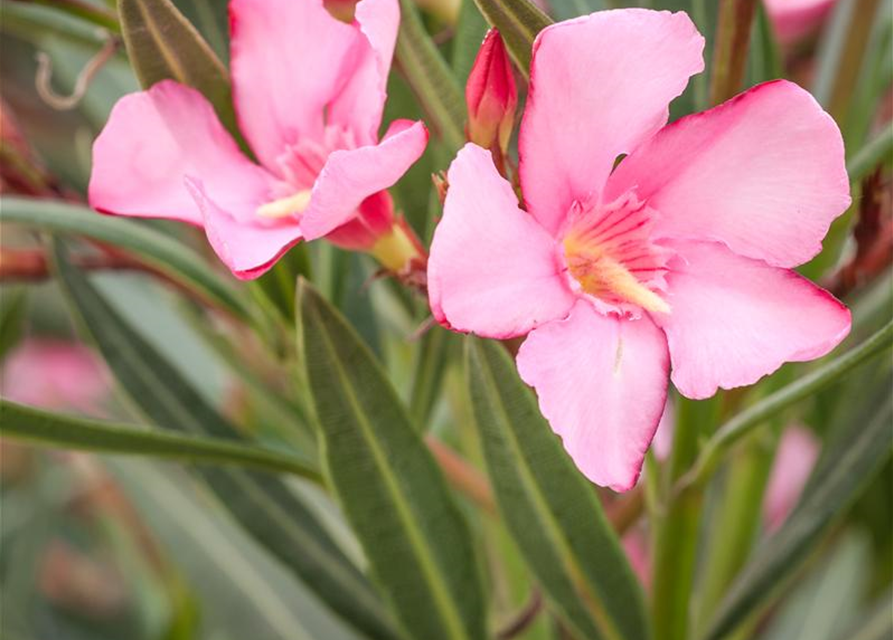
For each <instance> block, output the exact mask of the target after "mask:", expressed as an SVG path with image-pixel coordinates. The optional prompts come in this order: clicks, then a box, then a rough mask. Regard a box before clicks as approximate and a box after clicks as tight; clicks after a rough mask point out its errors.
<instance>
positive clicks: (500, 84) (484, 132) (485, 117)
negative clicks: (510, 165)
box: [465, 29, 518, 153]
mask: <svg viewBox="0 0 893 640" xmlns="http://www.w3.org/2000/svg"><path fill="white" fill-rule="evenodd" d="M465 104H466V105H467V106H468V139H469V140H470V141H471V142H473V143H475V144H476V145H478V146H480V147H483V148H485V149H491V150H498V151H499V152H501V153H505V152H506V150H507V149H508V146H509V139H510V138H511V136H512V129H514V127H515V109H516V108H517V106H518V89H517V87H516V86H515V75H514V72H513V71H512V63H511V61H510V60H509V55H508V52H507V51H506V50H505V45H504V44H503V42H502V37H501V36H500V35H499V32H498V31H497V30H496V29H490V31H488V32H487V37H486V38H484V43H483V44H482V45H481V48H480V51H478V54H477V57H476V58H475V60H474V66H472V68H471V73H470V74H469V75H468V83H467V84H466V85H465Z"/></svg>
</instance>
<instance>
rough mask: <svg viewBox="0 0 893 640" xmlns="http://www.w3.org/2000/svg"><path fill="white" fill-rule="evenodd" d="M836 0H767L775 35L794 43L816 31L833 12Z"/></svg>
mask: <svg viewBox="0 0 893 640" xmlns="http://www.w3.org/2000/svg"><path fill="white" fill-rule="evenodd" d="M835 2H836V0H766V13H767V14H768V16H769V21H770V22H771V23H772V28H773V30H774V31H775V36H776V37H777V38H778V40H779V42H781V43H782V44H786V45H787V44H792V43H793V42H795V41H797V40H799V39H800V38H802V37H803V36H805V35H808V34H809V33H810V32H811V31H814V30H815V29H816V28H817V27H818V26H819V25H820V24H821V23H822V21H823V20H824V19H825V18H826V17H827V15H828V14H829V13H830V12H831V9H832V8H833V7H834V3H835Z"/></svg>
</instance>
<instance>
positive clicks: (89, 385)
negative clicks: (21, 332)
mask: <svg viewBox="0 0 893 640" xmlns="http://www.w3.org/2000/svg"><path fill="white" fill-rule="evenodd" d="M109 388H110V387H109V381H108V378H107V376H106V372H105V369H104V368H103V366H102V363H101V362H100V361H99V359H98V358H97V357H96V356H95V355H94V354H93V352H92V351H90V350H89V349H87V348H86V347H84V346H83V345H79V344H75V343H72V342H65V341H62V340H49V339H36V338H34V339H29V340H25V341H24V342H22V343H21V344H20V345H18V346H17V347H16V348H15V349H14V350H13V351H12V352H10V353H9V355H8V356H7V357H6V359H5V361H4V363H3V374H2V377H0V394H2V395H3V396H4V397H5V398H7V399H9V400H12V401H13V402H19V403H21V404H27V405H31V406H34V407H42V408H44V409H55V410H62V409H74V410H76V411H79V412H82V413H87V414H93V415H98V414H101V413H102V404H103V402H104V400H105V399H106V398H107V397H108V394H109Z"/></svg>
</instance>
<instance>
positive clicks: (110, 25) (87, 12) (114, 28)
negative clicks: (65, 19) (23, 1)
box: [34, 0, 121, 33]
mask: <svg viewBox="0 0 893 640" xmlns="http://www.w3.org/2000/svg"><path fill="white" fill-rule="evenodd" d="M34 4H42V5H45V6H47V7H52V8H53V9H55V10H57V11H62V12H64V13H67V14H69V15H71V16H75V17H76V18H80V19H81V20H85V21H87V22H91V23H93V24H95V25H96V26H98V27H102V28H103V29H107V30H108V31H111V32H112V33H120V31H121V28H120V25H119V24H118V20H117V19H116V18H115V15H114V14H113V13H112V12H111V11H109V10H107V9H105V8H104V7H102V6H101V5H99V4H94V3H92V2H71V1H68V2H65V1H64V0H34Z"/></svg>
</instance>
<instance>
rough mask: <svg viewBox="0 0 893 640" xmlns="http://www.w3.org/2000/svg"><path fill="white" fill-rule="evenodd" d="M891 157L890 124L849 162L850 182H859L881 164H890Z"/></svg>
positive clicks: (892, 150)
mask: <svg viewBox="0 0 893 640" xmlns="http://www.w3.org/2000/svg"><path fill="white" fill-rule="evenodd" d="M891 155H893V125H890V124H888V125H886V126H885V127H884V130H883V131H882V132H881V133H879V134H878V135H877V136H875V137H874V138H872V139H871V140H870V141H869V142H868V144H866V145H865V146H864V147H862V148H861V149H859V151H858V152H856V154H855V155H854V156H853V158H852V160H850V161H849V162H847V173H849V174H850V182H853V183H855V182H859V181H860V180H862V178H864V177H865V176H867V175H868V174H869V173H871V172H872V171H874V170H875V169H876V168H877V166H878V165H879V164H881V163H884V162H889V161H890V156H891Z"/></svg>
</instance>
